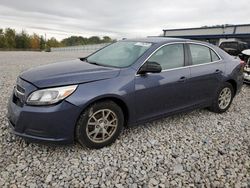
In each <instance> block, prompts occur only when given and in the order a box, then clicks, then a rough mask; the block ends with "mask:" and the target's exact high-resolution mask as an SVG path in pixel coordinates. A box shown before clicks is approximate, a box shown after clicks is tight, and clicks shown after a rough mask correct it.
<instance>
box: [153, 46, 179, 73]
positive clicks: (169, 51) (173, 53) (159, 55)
mask: <svg viewBox="0 0 250 188" xmlns="http://www.w3.org/2000/svg"><path fill="white" fill-rule="evenodd" d="M148 61H153V62H157V63H159V64H160V65H161V66H162V69H163V70H164V69H172V68H178V67H182V66H184V48H183V44H171V45H167V46H164V47H162V48H160V49H159V50H158V51H157V52H156V53H154V54H153V55H152V56H151V57H150V59H149V60H148Z"/></svg>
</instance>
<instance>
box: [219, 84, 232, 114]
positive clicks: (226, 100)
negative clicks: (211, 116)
mask: <svg viewBox="0 0 250 188" xmlns="http://www.w3.org/2000/svg"><path fill="white" fill-rule="evenodd" d="M231 99H232V92H231V90H230V88H228V87H225V88H224V89H222V91H221V92H220V95H219V99H218V102H219V107H220V109H222V110H224V109H226V108H227V107H228V106H229V105H230V102H231Z"/></svg>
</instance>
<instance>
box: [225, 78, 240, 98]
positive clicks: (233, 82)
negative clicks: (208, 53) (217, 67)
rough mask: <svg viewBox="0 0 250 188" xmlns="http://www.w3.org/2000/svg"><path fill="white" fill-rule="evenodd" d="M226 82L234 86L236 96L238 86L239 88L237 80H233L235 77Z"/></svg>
mask: <svg viewBox="0 0 250 188" xmlns="http://www.w3.org/2000/svg"><path fill="white" fill-rule="evenodd" d="M226 82H227V83H229V84H231V85H232V86H233V89H234V96H235V94H236V93H237V88H238V86H237V82H236V81H235V80H233V79H229V80H227V81H226Z"/></svg>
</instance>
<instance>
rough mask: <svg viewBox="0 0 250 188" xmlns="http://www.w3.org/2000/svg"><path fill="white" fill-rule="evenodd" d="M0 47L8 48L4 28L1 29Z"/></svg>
mask: <svg viewBox="0 0 250 188" xmlns="http://www.w3.org/2000/svg"><path fill="white" fill-rule="evenodd" d="M0 48H6V42H5V37H4V32H3V29H0Z"/></svg>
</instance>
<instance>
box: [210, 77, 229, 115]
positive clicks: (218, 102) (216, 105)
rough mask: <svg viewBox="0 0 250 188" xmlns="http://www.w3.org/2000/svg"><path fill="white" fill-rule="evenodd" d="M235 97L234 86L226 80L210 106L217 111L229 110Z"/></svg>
mask: <svg viewBox="0 0 250 188" xmlns="http://www.w3.org/2000/svg"><path fill="white" fill-rule="evenodd" d="M233 97H234V89H233V86H232V85H231V84H230V83H228V82H226V83H224V84H223V85H222V86H221V87H220V89H219V90H218V91H217V94H216V97H215V99H214V101H213V103H212V105H211V107H210V108H209V109H210V110H211V111H213V112H216V113H223V112H225V111H227V110H228V108H229V107H230V105H231V103H232V100H233Z"/></svg>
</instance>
